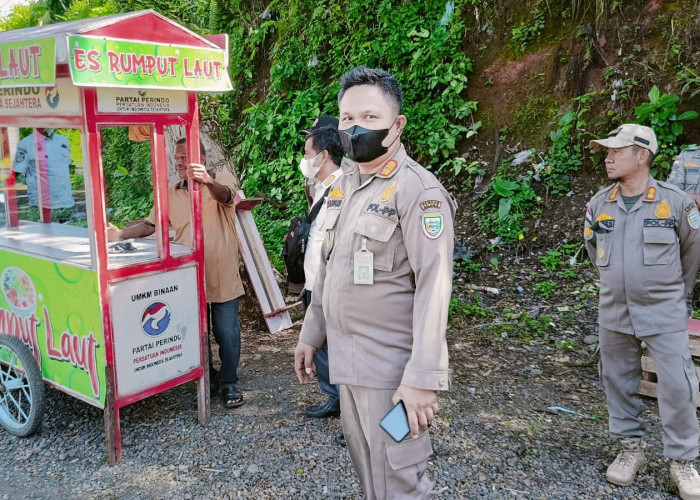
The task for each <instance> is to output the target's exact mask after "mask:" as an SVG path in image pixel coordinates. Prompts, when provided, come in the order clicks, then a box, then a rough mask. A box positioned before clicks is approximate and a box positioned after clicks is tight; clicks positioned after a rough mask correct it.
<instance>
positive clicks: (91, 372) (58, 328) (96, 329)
mask: <svg viewBox="0 0 700 500" xmlns="http://www.w3.org/2000/svg"><path fill="white" fill-rule="evenodd" d="M0 262H2V264H0V292H1V293H0V334H3V335H9V336H11V337H16V338H18V339H20V340H21V341H22V342H23V343H24V344H25V345H26V346H27V347H29V349H30V350H31V352H32V354H33V355H34V359H35V360H36V363H37V365H38V366H39V367H40V368H41V373H42V376H43V378H44V379H46V380H50V381H52V382H53V383H55V384H57V385H59V386H61V387H63V388H64V389H65V390H66V392H68V393H69V394H73V395H75V396H78V397H80V399H83V400H85V401H87V402H89V403H91V404H93V405H95V406H98V407H100V408H104V404H105V396H106V380H105V340H104V333H103V329H102V309H101V307H100V297H99V292H98V284H97V273H96V272H95V271H90V270H87V269H79V268H76V267H71V266H67V265H64V264H58V263H56V262H51V261H47V260H42V259H37V258H34V257H28V256H25V255H19V254H16V253H13V252H8V251H3V250H0ZM5 361H7V360H5Z"/></svg>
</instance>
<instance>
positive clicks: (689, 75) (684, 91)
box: [676, 65, 700, 99]
mask: <svg viewBox="0 0 700 500" xmlns="http://www.w3.org/2000/svg"><path fill="white" fill-rule="evenodd" d="M676 77H677V79H678V81H679V82H680V83H681V84H682V85H683V86H682V88H681V95H682V96H686V95H687V97H688V99H693V98H694V97H696V96H697V95H700V76H698V73H697V71H695V70H694V69H692V68H690V67H688V66H685V65H683V66H682V67H681V70H680V71H679V72H678V74H677V75H676Z"/></svg>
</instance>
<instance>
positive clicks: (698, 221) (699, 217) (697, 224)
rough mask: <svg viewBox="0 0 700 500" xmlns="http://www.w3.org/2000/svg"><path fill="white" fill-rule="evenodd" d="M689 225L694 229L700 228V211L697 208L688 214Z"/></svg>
mask: <svg viewBox="0 0 700 500" xmlns="http://www.w3.org/2000/svg"><path fill="white" fill-rule="evenodd" d="M688 225H689V226H690V227H692V228H693V229H698V228H700V213H698V211H697V209H696V210H693V211H692V212H690V213H689V214H688Z"/></svg>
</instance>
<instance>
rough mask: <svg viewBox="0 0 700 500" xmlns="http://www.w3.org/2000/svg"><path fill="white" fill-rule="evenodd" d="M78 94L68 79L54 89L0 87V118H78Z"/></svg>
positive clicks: (57, 84)
mask: <svg viewBox="0 0 700 500" xmlns="http://www.w3.org/2000/svg"><path fill="white" fill-rule="evenodd" d="M79 115H80V92H79V91H78V87H76V86H75V85H73V82H71V80H70V78H58V79H56V86H55V87H17V88H4V87H0V116H79Z"/></svg>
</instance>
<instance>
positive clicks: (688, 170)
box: [668, 147, 700, 194]
mask: <svg viewBox="0 0 700 500" xmlns="http://www.w3.org/2000/svg"><path fill="white" fill-rule="evenodd" d="M668 182H670V183H671V184H673V185H674V186H678V187H679V188H681V189H682V190H683V191H685V192H686V193H692V194H700V147H694V148H689V149H686V150H685V151H682V152H681V154H680V155H678V157H676V160H675V161H674V162H673V166H672V167H671V173H670V175H669V176H668Z"/></svg>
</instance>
